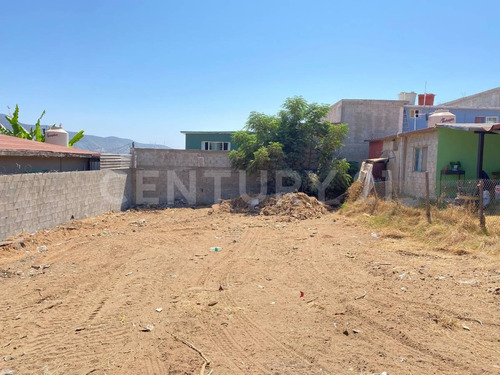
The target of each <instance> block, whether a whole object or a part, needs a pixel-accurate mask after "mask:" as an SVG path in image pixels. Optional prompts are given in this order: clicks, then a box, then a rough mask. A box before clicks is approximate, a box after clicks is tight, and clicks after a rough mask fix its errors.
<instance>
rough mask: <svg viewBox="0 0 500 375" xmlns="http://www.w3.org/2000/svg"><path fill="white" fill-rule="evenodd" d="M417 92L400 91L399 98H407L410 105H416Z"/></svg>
mask: <svg viewBox="0 0 500 375" xmlns="http://www.w3.org/2000/svg"><path fill="white" fill-rule="evenodd" d="M416 98H417V94H416V93H415V92H413V91H412V92H400V93H399V95H398V100H407V101H408V104H409V105H415V99H416Z"/></svg>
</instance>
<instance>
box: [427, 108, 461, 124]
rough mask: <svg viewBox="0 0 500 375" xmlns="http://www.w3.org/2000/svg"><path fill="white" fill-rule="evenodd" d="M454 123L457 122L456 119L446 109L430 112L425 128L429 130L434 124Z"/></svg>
mask: <svg viewBox="0 0 500 375" xmlns="http://www.w3.org/2000/svg"><path fill="white" fill-rule="evenodd" d="M455 122H457V117H456V116H455V115H454V114H453V113H451V112H450V111H448V110H446V109H438V110H437V111H436V112H432V113H431V114H430V115H429V122H428V123H427V126H428V127H429V128H435V127H436V124H440V123H450V124H454V123H455Z"/></svg>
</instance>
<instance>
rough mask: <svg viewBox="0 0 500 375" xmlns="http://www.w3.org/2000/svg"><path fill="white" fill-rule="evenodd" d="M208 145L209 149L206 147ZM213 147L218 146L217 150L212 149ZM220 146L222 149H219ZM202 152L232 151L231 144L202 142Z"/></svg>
mask: <svg viewBox="0 0 500 375" xmlns="http://www.w3.org/2000/svg"><path fill="white" fill-rule="evenodd" d="M206 144H208V148H207V147H206ZM213 145H218V146H217V147H216V148H212V146H213ZM219 145H220V148H219ZM225 145H227V148H226V149H224V146H225ZM201 149H202V151H230V150H231V142H224V141H202V142H201Z"/></svg>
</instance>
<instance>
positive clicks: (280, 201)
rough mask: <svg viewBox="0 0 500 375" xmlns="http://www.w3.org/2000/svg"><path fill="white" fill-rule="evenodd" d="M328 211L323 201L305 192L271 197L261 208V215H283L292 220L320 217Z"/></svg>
mask: <svg viewBox="0 0 500 375" xmlns="http://www.w3.org/2000/svg"><path fill="white" fill-rule="evenodd" d="M326 213H327V209H326V206H325V205H324V204H323V203H321V202H320V201H318V200H317V199H316V198H315V197H311V196H309V195H307V194H304V193H288V194H285V195H282V196H274V197H270V198H268V199H267V200H266V202H265V204H264V207H262V209H261V210H260V214H261V215H266V216H270V215H274V216H283V217H286V218H289V219H290V220H292V219H297V220H305V219H312V218H319V217H321V216H323V215H324V214H326Z"/></svg>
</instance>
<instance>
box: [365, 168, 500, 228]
mask: <svg viewBox="0 0 500 375" xmlns="http://www.w3.org/2000/svg"><path fill="white" fill-rule="evenodd" d="M426 184H427V186H425V187H426V194H422V192H421V194H419V195H420V196H421V198H416V199H415V198H409V197H405V196H399V195H398V190H399V189H398V188H397V186H395V184H394V183H393V182H390V181H377V182H372V188H371V189H370V191H369V194H368V195H369V196H372V197H375V198H376V199H383V200H393V201H397V202H400V203H402V204H407V205H414V206H420V207H422V208H423V209H426V210H427V214H428V215H430V207H431V206H433V207H435V208H437V209H447V208H450V207H454V208H457V209H463V210H464V211H467V214H469V215H473V216H474V217H477V219H478V220H479V223H480V224H481V226H482V227H483V228H485V227H486V224H487V223H488V222H490V223H499V224H500V180H489V179H484V180H481V179H474V180H458V181H457V180H454V181H451V180H448V181H438V182H437V186H436V192H435V194H433V193H434V192H433V191H431V190H430V189H429V185H428V176H427V183H426ZM429 219H430V218H429Z"/></svg>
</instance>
